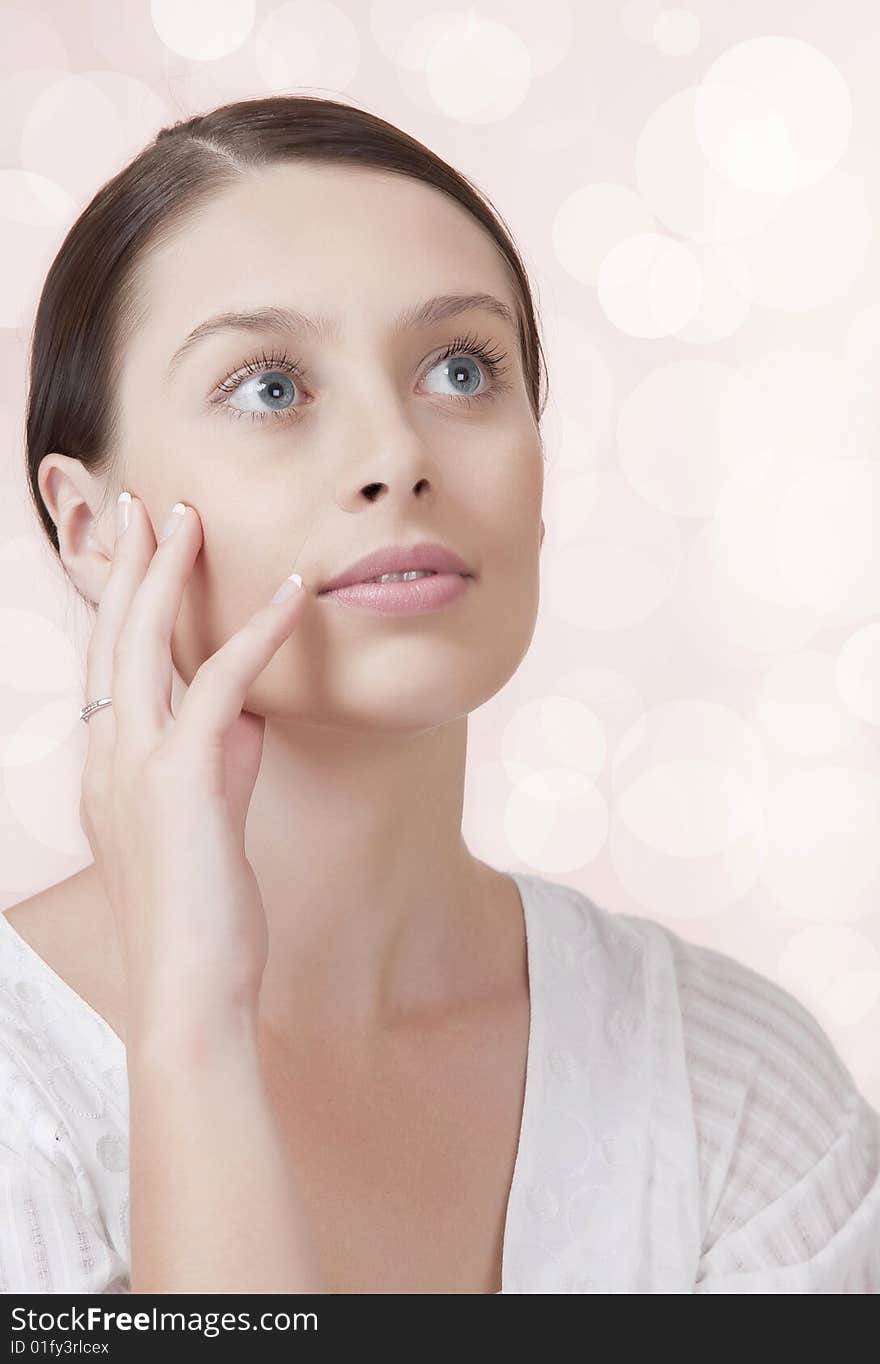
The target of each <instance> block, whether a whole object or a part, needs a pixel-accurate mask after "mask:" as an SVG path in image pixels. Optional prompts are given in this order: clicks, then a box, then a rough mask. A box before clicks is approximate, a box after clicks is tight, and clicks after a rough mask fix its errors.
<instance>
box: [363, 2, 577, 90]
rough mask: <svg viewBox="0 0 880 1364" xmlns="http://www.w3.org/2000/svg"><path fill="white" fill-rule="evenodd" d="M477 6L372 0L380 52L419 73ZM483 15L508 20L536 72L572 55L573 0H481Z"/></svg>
mask: <svg viewBox="0 0 880 1364" xmlns="http://www.w3.org/2000/svg"><path fill="white" fill-rule="evenodd" d="M476 13H477V9H476V7H475V6H471V7H469V9H468V10H465V9H430V10H425V9H422V8H420V7H419V6H417V5H413V3H412V0H371V4H370V31H371V33H372V36H373V39H374V41H375V43H376V45H377V47H378V48H379V50H380V51H381V52H383V53H384V55H385V56H386V57H387V58H388V59H389V61H392V62H394V64H395V65H396V66H400V67H404V68H405V69H406V70H409V71H413V72H417V71H424V70H425V68H426V66H427V65H428V61H429V57H430V53H431V49H432V47H433V45H434V43H435V42H436V41H437V40H438V39H439V38H441V37H442V36H443V35H444V34H445V33H446V32H447V30H448V29H450V28H454V27H455V26H456V25H457V24H458V23H459V22H460V21H461V19H462V18H464V17H466V16H467V14H476ZM479 17H480V18H481V19H483V20H487V21H494V22H496V23H498V24H504V25H505V26H506V27H508V28H510V29H512V30H513V31H514V33H516V35H517V37H518V38H519V39H520V40H521V41H522V42H523V43H524V44H525V45H526V46H527V47H528V50H529V59H530V63H531V70H532V72H533V73H534V75H536V76H544V75H546V74H547V72H548V71H552V70H553V69H554V67H556V66H558V65H559V63H560V62H561V61H563V59H564V58H565V57H566V56H567V55H568V53H569V51H570V49H571V44H572V39H573V37H574V12H573V7H572V3H571V0H544V3H542V4H541V5H534V4H532V3H531V0H480V5H479Z"/></svg>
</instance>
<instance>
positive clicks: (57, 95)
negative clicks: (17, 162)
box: [21, 71, 172, 203]
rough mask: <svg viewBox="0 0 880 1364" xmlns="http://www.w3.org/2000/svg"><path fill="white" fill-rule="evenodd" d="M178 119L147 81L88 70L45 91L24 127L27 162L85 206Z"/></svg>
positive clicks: (22, 155) (22, 142)
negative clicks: (161, 128)
mask: <svg viewBox="0 0 880 1364" xmlns="http://www.w3.org/2000/svg"><path fill="white" fill-rule="evenodd" d="M171 117H172V112H171V109H170V107H169V105H167V104H166V103H165V102H164V101H163V100H161V99H160V98H159V96H158V95H156V94H155V93H154V92H153V91H152V90H151V89H150V88H149V86H147V85H145V84H144V83H143V81H139V80H135V79H133V78H132V77H131V76H127V75H123V74H120V73H119V72H116V71H83V72H78V73H77V74H76V75H71V76H65V77H64V78H63V79H62V80H60V81H58V82H56V84H55V85H53V86H51V87H50V88H48V89H47V90H44V91H43V93H42V94H41V95H40V97H39V99H37V100H36V101H35V102H34V104H33V105H32V106H31V109H30V112H29V113H28V116H27V118H26V120H25V121H24V124H23V126H22V133H21V159H22V162H23V164H25V165H26V166H27V167H28V168H29V169H30V170H33V171H38V172H39V173H40V174H42V175H44V176H45V177H46V178H47V179H49V180H54V181H55V182H56V183H57V184H61V185H64V187H65V189H67V190H69V191H70V192H71V194H73V195H74V196H75V197H76V199H77V200H78V201H79V202H80V203H83V202H84V201H86V200H88V199H89V198H91V196H92V194H93V193H94V191H95V188H96V186H97V185H98V184H100V183H101V182H102V181H103V180H106V179H108V178H109V177H110V176H111V175H113V174H114V173H115V172H116V171H117V170H118V169H119V165H120V162H122V161H124V160H125V159H126V158H127V157H129V156H132V155H134V154H135V152H137V151H138V150H140V148H141V146H142V145H143V144H144V142H146V141H148V140H149V139H150V138H151V137H152V136H153V135H154V133H155V130H156V128H157V127H158V126H159V125H161V124H162V123H165V122H166V121H167V120H169V119H170V118H171Z"/></svg>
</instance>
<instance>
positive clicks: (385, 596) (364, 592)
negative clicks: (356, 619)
mask: <svg viewBox="0 0 880 1364" xmlns="http://www.w3.org/2000/svg"><path fill="white" fill-rule="evenodd" d="M472 579H473V574H471V573H440V572H436V571H431V572H426V573H419V574H418V575H417V576H416V575H413V574H406V575H405V576H404V577H403V578H397V579H396V580H392V581H385V582H381V581H379V582H376V581H370V580H366V581H362V582H354V583H348V584H346V586H345V587H335V588H327V589H325V590H324V591H322V592H318V593H317V594H316V595H317V596H318V597H323V598H326V600H327V601H328V602H332V603H333V604H334V605H336V604H339V605H342V606H351V607H359V608H361V609H362V610H366V611H369V612H373V613H378V614H380V615H419V614H421V613H423V612H425V611H437V610H439V609H440V608H442V607H446V606H449V605H451V604H452V603H453V602H456V601H458V600H459V598H460V597H462V596H463V595H464V594H465V593H466V592H467V591H468V588H469V585H470V583H471V581H472Z"/></svg>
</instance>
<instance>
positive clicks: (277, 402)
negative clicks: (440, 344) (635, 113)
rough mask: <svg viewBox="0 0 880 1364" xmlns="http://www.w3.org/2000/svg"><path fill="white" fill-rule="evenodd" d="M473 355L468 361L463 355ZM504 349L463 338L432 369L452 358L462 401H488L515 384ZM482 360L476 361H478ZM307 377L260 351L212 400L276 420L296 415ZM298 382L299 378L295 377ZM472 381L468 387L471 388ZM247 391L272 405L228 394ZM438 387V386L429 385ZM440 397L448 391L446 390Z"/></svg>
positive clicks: (448, 370) (232, 410)
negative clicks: (235, 401) (248, 404)
mask: <svg viewBox="0 0 880 1364" xmlns="http://www.w3.org/2000/svg"><path fill="white" fill-rule="evenodd" d="M465 356H468V357H470V359H469V360H467V361H466V360H464V359H463V357H465ZM506 358H507V357H506V355H505V353H504V351H500V350H497V349H496V350H490V349H489V347H488V345H487V344H486V343H484V342H482V341H480V340H479V338H477V337H475V336H470V335H469V336H464V337H457V338H456V340H454V341H452V342H451V343H450V344H449V345H448V346H447V347H446V349H445V350H444V352H443V353H442V355H440V356H438V357H437V358H436V359H434V360H432V361H431V364H430V365H429V367H428V371H427V373H429V374H430V373H431V372H432V371H433V370H435V369H437V368H438V366H440V365H443V364H444V362H446V361H451V362H452V363H447V364H445V369H444V375H445V377H446V379H447V380H448V382H449V383H451V384H452V388H453V390H457V392H458V401H459V402H464V403H466V404H468V405H470V404H471V403H478V402H485V401H487V400H489V399H491V398H494V397H496V396H497V394H498V393H500V392H502V391H504V390H505V389H507V388H509V387H510V385H509V384H507V383H504V382H502V381H501V380H500V377H499V376H500V375H501V374H503V373H504V372H505V368H506V367H505V365H504V364H503V362H504V360H506ZM477 360H478V361H480V364H476V363H475V361H477ZM481 366H482V367H483V368H484V369H485V371H486V374H487V376H488V378H487V381H486V382H485V383H484V385H483V388H482V389H479V390H478V391H475V386H478V385H479V384H480V382H481V374H480V369H481ZM252 375H253V376H256V378H255V381H254V382H251V381H250V376H252ZM305 377H306V372H305V370H304V368H303V366H302V365H301V364H300V363H299V362H298V361H295V360H292V359H291V358H290V357H289V356H288V355H286V354H284V353H281V354H279V355H266V354H263V355H259V356H255V357H254V358H253V359H252V360H249V361H247V363H246V364H245V365H244V366H243V368H242V369H240V370H237V371H236V372H235V373H234V374H231V375H229V376H228V377H227V378H226V379H224V380H223V382H222V383H221V384H219V385H218V387H217V395H218V396H217V397H215V398H212V399H211V403H212V405H217V406H220V407H222V408H224V409H225V411H227V412H228V413H229V414H230V416H232V417H236V418H238V417H250V419H251V421H257V422H261V421H265V420H266V418H267V417H272V418H275V419H276V420H279V419H280V420H287V419H288V418H289V419H290V420H294V421H295V420H296V419H297V413H298V408H297V407H295V406H294V405H293V403H294V398H293V391H295V389H296V387H297V383H298V381H300V380H302V379H304V378H305ZM293 381H296V382H293ZM466 385H467V387H465V386H466ZM239 390H241V392H242V393H244V394H245V396H246V397H247V398H248V399H249V400H250V401H252V402H254V403H261V404H266V406H265V407H264V408H263V409H262V410H260V409H259V408H256V409H254V408H239V407H234V406H233V405H232V404H231V403H230V402H229V401H228V398H227V395H228V394H232V393H238V392H239ZM429 391H431V392H436V390H429ZM438 396H441V397H442V396H444V395H443V394H442V393H441V394H439V395H438Z"/></svg>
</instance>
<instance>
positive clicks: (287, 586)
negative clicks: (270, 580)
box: [272, 573, 303, 601]
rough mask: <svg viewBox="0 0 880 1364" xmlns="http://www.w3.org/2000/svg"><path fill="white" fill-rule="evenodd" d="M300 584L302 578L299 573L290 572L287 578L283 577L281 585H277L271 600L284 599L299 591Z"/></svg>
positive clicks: (301, 583)
mask: <svg viewBox="0 0 880 1364" xmlns="http://www.w3.org/2000/svg"><path fill="white" fill-rule="evenodd" d="M302 585H303V580H302V578H301V577H300V576H299V574H298V573H291V575H290V577H289V578H285V579H284V582H283V583H282V584H281V586H280V587H279V589H278V591H277V592H276V593H275V596H274V597H273V598H272V600H273V601H285V600H286V599H287V598H288V597H292V596H293V594H294V592H299V591H301V589H302Z"/></svg>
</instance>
